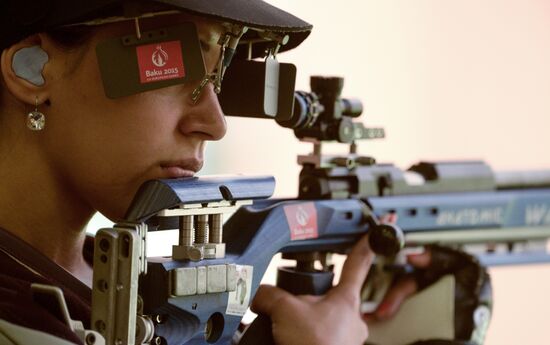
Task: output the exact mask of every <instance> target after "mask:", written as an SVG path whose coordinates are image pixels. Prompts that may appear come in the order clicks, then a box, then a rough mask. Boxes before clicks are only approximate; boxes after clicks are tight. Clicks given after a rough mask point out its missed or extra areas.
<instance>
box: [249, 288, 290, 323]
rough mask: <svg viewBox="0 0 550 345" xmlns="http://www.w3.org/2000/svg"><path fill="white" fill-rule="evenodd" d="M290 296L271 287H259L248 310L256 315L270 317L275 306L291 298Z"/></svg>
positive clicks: (281, 290)
mask: <svg viewBox="0 0 550 345" xmlns="http://www.w3.org/2000/svg"><path fill="white" fill-rule="evenodd" d="M293 297H294V296H292V294H290V293H289V292H287V291H285V290H283V289H280V288H278V287H275V286H271V285H260V287H259V288H258V291H257V292H256V295H255V296H254V300H253V301H252V304H251V305H250V309H251V310H252V311H253V312H255V313H256V314H264V315H268V316H271V315H272V314H273V311H274V309H275V307H276V306H278V305H281V302H283V301H284V300H286V299H289V298H293Z"/></svg>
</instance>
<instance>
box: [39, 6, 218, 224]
mask: <svg viewBox="0 0 550 345" xmlns="http://www.w3.org/2000/svg"><path fill="white" fill-rule="evenodd" d="M182 21H189V17H188V16H186V17H184V16H183V15H175V16H170V17H158V18H152V19H148V20H144V21H143V24H142V25H143V26H142V29H143V30H150V29H154V28H161V27H167V26H169V25H174V24H177V23H178V22H182ZM193 21H194V22H195V24H196V26H197V30H198V32H199V37H200V39H201V41H202V45H203V47H204V48H203V55H204V60H205V64H206V68H207V71H212V70H213V69H214V67H215V64H216V63H217V61H218V58H219V55H220V47H219V46H218V45H217V44H216V43H217V39H218V38H219V36H220V35H221V34H222V33H223V32H222V27H221V25H217V24H215V23H213V22H207V21H205V20H201V19H197V18H194V19H193ZM133 30H134V25H133V22H122V23H117V24H111V25H107V26H102V27H99V28H98V31H97V33H96V34H95V35H94V37H93V38H92V39H91V41H90V42H89V44H87V45H86V46H85V47H82V48H81V49H77V51H75V52H71V53H67V51H64V50H63V49H59V50H55V49H50V51H48V54H49V55H50V62H49V64H52V67H51V68H50V69H48V68H46V69H45V72H44V74H45V78H46V80H47V81H48V83H49V84H48V85H49V88H50V90H49V95H50V100H51V106H50V107H48V108H47V109H44V112H45V113H46V117H47V126H46V129H45V130H44V131H43V135H44V150H45V154H47V155H49V157H50V158H51V164H52V166H53V168H54V169H55V171H56V172H57V174H58V177H59V178H60V179H61V180H60V181H61V182H62V183H63V185H64V186H65V187H66V188H70V189H71V192H74V193H77V195H78V196H79V197H80V198H82V200H83V202H86V203H88V204H89V205H90V206H91V207H92V208H94V209H96V210H98V211H100V212H102V213H103V214H105V215H106V216H107V217H109V218H111V219H120V218H122V217H123V216H124V213H125V211H126V209H127V207H128V205H129V203H130V201H131V200H132V198H133V196H134V195H135V193H136V191H137V189H138V187H139V186H140V185H141V184H142V183H143V182H145V181H147V180H150V179H158V178H178V177H188V176H192V175H193V174H194V173H195V172H197V171H198V170H199V169H200V168H201V166H202V164H203V159H204V155H203V151H204V147H205V142H206V141H208V140H219V139H221V138H222V137H223V136H224V134H225V131H226V123H225V120H224V116H223V113H222V110H221V108H220V105H219V103H218V100H217V96H216V94H215V93H214V91H213V87H212V85H211V84H208V85H207V86H206V87H205V88H204V90H203V92H202V95H201V98H200V100H199V101H198V102H197V103H196V104H193V103H192V102H191V94H192V92H193V90H194V89H195V87H196V86H197V83H191V84H188V85H179V86H172V87H167V88H163V89H159V90H154V91H149V92H145V93H141V94H137V95H133V96H128V97H123V98H119V99H115V100H113V99H108V98H107V97H106V96H105V93H104V90H103V86H102V80H101V76H100V72H99V68H98V62H97V58H96V54H95V47H96V44H97V43H98V42H101V41H102V40H105V39H108V38H113V37H118V36H122V35H125V34H130V33H133V32H135V31H133ZM63 64H64V65H65V72H61V73H60V69H62V68H63V67H60V65H63ZM55 66H57V67H55Z"/></svg>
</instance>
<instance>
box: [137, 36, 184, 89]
mask: <svg viewBox="0 0 550 345" xmlns="http://www.w3.org/2000/svg"><path fill="white" fill-rule="evenodd" d="M136 52H137V59H138V66H139V73H140V75H139V77H140V81H141V83H142V84H145V83H152V82H156V81H161V80H170V79H177V78H183V77H185V68H184V65H183V56H182V52H181V42H180V41H170V42H160V43H154V44H147V45H142V46H139V47H136Z"/></svg>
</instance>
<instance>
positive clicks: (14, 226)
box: [0, 0, 372, 344]
mask: <svg viewBox="0 0 550 345" xmlns="http://www.w3.org/2000/svg"><path fill="white" fill-rule="evenodd" d="M163 2H164V4H159V3H158V2H154V1H144V2H143V3H142V4H140V6H137V5H136V3H135V2H132V3H131V6H123V5H122V2H121V1H103V2H102V3H96V2H94V3H91V4H88V2H86V3H77V4H75V2H73V1H51V2H38V3H37V2H33V1H17V2H14V1H4V2H3V4H2V5H1V6H3V8H1V10H2V11H0V12H1V13H2V14H3V16H4V17H3V18H2V20H1V22H2V29H1V30H2V31H1V35H0V36H1V37H2V46H1V48H2V50H3V51H2V57H1V64H0V67H1V72H2V90H1V92H2V93H1V102H0V114H1V115H0V156H1V157H2V159H1V163H0V164H1V168H0V174H1V178H2V181H3V182H2V183H1V184H0V205H1V207H0V227H1V228H2V230H1V232H0V233H1V235H0V236H1V241H0V243H1V248H0V249H1V250H0V265H1V267H2V269H1V271H0V319H2V323H1V324H2V325H3V326H4V328H5V329H10V330H12V331H13V330H15V331H13V332H15V334H16V335H17V334H20V335H21V334H23V336H20V337H19V338H20V339H23V340H25V339H26V338H25V335H26V334H27V333H25V330H26V329H34V330H38V331H40V332H45V333H49V334H52V335H54V336H56V337H59V338H62V339H66V340H68V341H71V342H75V343H78V342H79V341H80V340H79V339H78V337H76V335H75V334H74V333H73V332H72V331H71V330H70V329H68V327H67V326H66V325H64V323H63V322H61V321H59V320H57V319H56V318H55V316H53V315H52V314H51V313H50V312H49V311H48V310H47V309H46V308H44V307H43V306H41V305H40V304H39V303H36V302H35V301H34V300H33V298H32V294H31V291H30V284H31V283H42V284H48V285H55V286H59V287H61V288H63V290H64V294H65V298H66V300H67V302H68V305H69V311H70V314H71V317H72V318H73V319H76V320H82V321H83V322H84V324H85V326H86V328H89V327H90V325H89V317H90V315H89V314H90V288H89V287H90V285H91V280H92V268H91V266H90V260H89V257H87V256H86V255H85V253H86V251H83V248H84V247H86V246H85V243H86V236H85V232H84V230H83V229H84V226H85V225H86V224H87V222H88V221H89V219H90V217H91V216H92V215H93V214H94V213H95V212H96V211H99V212H101V213H103V214H104V215H106V216H107V217H109V218H111V219H113V220H116V219H121V218H122V217H123V215H124V212H125V210H126V208H127V207H128V205H129V203H130V200H131V199H132V197H133V196H134V194H135V192H136V190H137V188H138V187H139V186H140V185H141V184H142V183H143V182H144V181H147V180H150V179H156V178H179V177H189V176H193V174H195V173H196V172H197V171H198V170H199V169H200V168H201V166H202V163H203V150H204V146H205V144H206V142H207V141H210V140H219V139H221V138H222V137H223V136H224V133H225V131H226V125H225V120H224V117H223V113H222V110H221V108H220V105H219V103H218V100H217V96H216V93H215V87H214V85H213V84H216V83H217V81H219V79H216V77H218V78H219V77H220V73H219V69H218V70H217V68H219V67H218V63H219V61H220V54H221V52H220V50H221V47H220V46H219V45H218V42H219V38H220V37H221V36H222V35H223V34H224V30H226V28H227V23H229V24H234V23H239V24H246V25H247V26H250V27H252V28H275V29H274V30H275V31H279V32H281V31H285V32H288V33H290V34H292V36H293V37H294V38H291V43H290V44H289V45H287V48H291V47H293V46H296V45H297V44H299V43H300V42H301V40H303V39H304V38H305V37H306V36H307V33H309V30H310V29H311V26H310V25H309V24H307V23H305V22H303V21H301V20H299V19H297V18H295V17H293V16H291V15H289V14H287V13H285V12H282V11H280V10H277V9H274V8H272V7H271V6H269V5H267V4H265V3H263V2H262V1H259V0H255V1H246V8H245V7H244V1H242V0H233V1H229V0H223V1H212V0H211V1H188V2H184V1H177V0H173V1H163ZM167 4H169V5H167ZM85 7H87V8H85ZM174 10H177V11H178V13H173V12H174ZM128 13H130V14H131V15H130V18H128V16H127V17H124V16H123V14H126V15H128ZM153 14H155V15H153ZM134 17H139V18H140V19H139V20H132V18H134ZM183 22H192V23H194V24H195V26H196V28H197V32H198V37H199V38H200V41H201V46H202V54H203V56H204V64H205V66H204V67H205V69H206V71H207V73H212V75H214V77H212V76H210V77H212V78H210V77H209V78H210V79H202V80H210V81H213V82H212V83H203V84H202V87H201V85H200V80H198V81H196V80H195V81H192V82H188V83H183V84H177V85H172V86H169V87H162V88H156V89H155V88H154V89H152V90H149V91H147V92H136V93H133V94H130V95H128V96H125V97H118V98H114V97H111V98H109V97H107V96H112V95H109V92H108V87H107V86H108V85H107V84H108V83H109V82H108V81H106V80H107V79H108V76H106V75H105V73H104V74H103V75H102V74H101V64H102V63H103V62H104V61H103V60H102V59H104V57H99V58H98V55H97V54H96V47H98V45H100V44H101V43H102V42H106V41H108V40H110V39H114V38H120V37H122V36H126V35H134V36H136V37H139V35H140V33H141V32H147V31H149V30H155V29H163V28H166V27H170V26H173V25H179V24H181V23H183ZM82 23H84V24H82ZM260 50H261V49H260ZM255 51H256V50H255ZM110 58H111V59H117V58H119V57H117V56H110ZM161 60H162V57H161ZM161 60H158V59H157V60H156V62H157V64H162V63H161V62H162V61H161ZM207 76H208V75H207ZM198 92H200V97H196V96H197V94H198ZM106 93H107V95H106ZM371 259H372V255H371V252H370V249H369V247H368V243H367V241H366V239H363V240H362V241H360V242H359V243H358V244H357V246H356V247H355V249H354V251H353V252H352V254H351V255H350V256H349V258H348V261H347V263H346V266H345V268H344V272H343V274H342V280H341V282H340V284H339V285H338V287H336V288H335V289H333V290H332V291H331V292H330V293H329V294H328V295H327V296H325V297H322V298H321V297H319V298H310V297H301V298H298V297H294V296H291V295H289V294H287V293H285V292H283V291H281V290H278V289H276V288H267V287H266V288H262V289H260V290H259V292H258V294H257V298H256V300H255V301H254V308H255V309H256V310H257V311H258V312H262V313H264V314H267V315H269V316H271V318H272V320H273V331H274V336H275V339H276V341H277V342H278V343H281V344H298V343H299V344H360V343H363V342H364V340H365V339H366V337H367V326H366V324H365V323H364V322H363V320H362V318H361V315H360V313H359V290H360V288H361V285H362V283H363V281H364V278H365V276H366V274H367V271H368V267H369V265H370V262H371ZM18 327H23V328H18ZM17 332H19V333H17ZM0 334H1V333H0ZM12 334H13V333H12ZM41 334H42V333H41ZM16 335H15V336H14V337H15V338H17V336H16Z"/></svg>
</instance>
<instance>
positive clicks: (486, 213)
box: [436, 207, 504, 226]
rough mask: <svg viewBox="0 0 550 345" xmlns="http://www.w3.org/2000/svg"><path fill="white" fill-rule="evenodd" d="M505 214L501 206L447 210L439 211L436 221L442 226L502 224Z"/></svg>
mask: <svg viewBox="0 0 550 345" xmlns="http://www.w3.org/2000/svg"><path fill="white" fill-rule="evenodd" d="M503 214H504V210H503V209H502V208H501V207H495V208H482V209H478V208H465V209H462V210H446V211H441V212H440V213H439V215H438V216H437V220H436V223H437V225H440V226H463V225H490V224H502V219H503Z"/></svg>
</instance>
